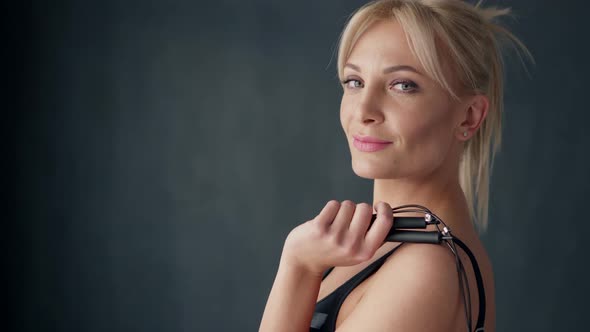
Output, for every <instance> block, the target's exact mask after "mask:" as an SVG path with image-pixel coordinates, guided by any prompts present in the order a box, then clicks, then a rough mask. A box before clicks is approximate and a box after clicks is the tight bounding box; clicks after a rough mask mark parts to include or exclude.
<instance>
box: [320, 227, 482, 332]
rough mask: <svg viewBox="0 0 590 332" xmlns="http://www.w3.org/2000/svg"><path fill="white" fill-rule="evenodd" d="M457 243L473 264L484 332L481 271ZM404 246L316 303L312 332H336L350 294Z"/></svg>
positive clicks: (389, 253) (478, 321) (478, 322)
mask: <svg viewBox="0 0 590 332" xmlns="http://www.w3.org/2000/svg"><path fill="white" fill-rule="evenodd" d="M454 241H455V243H457V244H458V245H459V246H460V247H461V248H462V249H463V250H464V251H465V252H466V253H467V254H468V256H469V259H470V261H471V264H472V266H473V270H474V272H475V278H476V280H477V285H478V295H479V317H478V319H477V323H476V329H475V331H483V330H484V329H483V326H484V320H485V302H486V298H485V291H484V286H483V280H482V276H481V273H480V271H479V266H478V264H477V261H476V259H475V256H474V255H473V253H471V251H470V250H469V248H468V247H467V246H466V245H465V244H464V243H463V242H462V241H461V240H459V239H457V238H455V239H454ZM402 245H404V243H401V244H400V245H399V246H397V247H395V248H393V249H392V250H390V251H389V252H388V253H386V254H385V255H383V256H382V257H380V258H378V259H377V260H376V261H374V262H373V263H371V264H370V265H369V266H367V267H366V268H364V269H363V270H362V271H360V272H359V273H357V274H356V275H354V276H353V277H352V278H350V279H349V280H348V281H346V282H345V283H344V284H342V285H341V286H340V287H338V288H337V289H336V290H334V291H333V292H332V293H330V294H329V295H328V296H326V297H324V298H323V299H321V300H320V301H319V302H317V303H316V306H315V310H314V313H313V317H312V320H311V324H310V330H309V331H310V332H334V331H335V330H336V318H337V317H338V312H339V311H340V307H341V306H342V303H343V302H344V300H345V299H346V297H347V296H348V294H350V292H351V291H352V290H353V289H355V288H356V287H357V286H358V285H359V284H360V283H361V282H363V281H364V280H365V279H367V278H368V277H370V276H371V275H372V274H373V273H375V272H376V271H377V270H378V269H379V268H380V267H381V266H382V265H383V263H385V260H386V259H387V257H389V256H390V255H391V254H393V253H394V252H395V250H397V248H399V247H401V246H402ZM332 269H333V267H331V268H329V269H328V270H327V271H326V272H325V273H324V276H323V278H322V280H324V279H325V278H326V277H327V276H328V274H330V272H332Z"/></svg>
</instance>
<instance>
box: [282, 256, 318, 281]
mask: <svg viewBox="0 0 590 332" xmlns="http://www.w3.org/2000/svg"><path fill="white" fill-rule="evenodd" d="M279 269H282V270H284V271H286V272H287V273H290V274H294V275H297V276H301V277H303V278H311V279H316V278H319V279H320V280H321V279H322V277H323V274H324V270H325V269H321V268H313V267H311V266H309V265H307V264H305V263H304V262H301V261H299V260H297V259H296V258H294V257H290V256H288V255H285V254H283V255H282V256H281V261H280V263H279Z"/></svg>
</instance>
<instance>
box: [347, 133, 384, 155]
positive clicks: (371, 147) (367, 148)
mask: <svg viewBox="0 0 590 332" xmlns="http://www.w3.org/2000/svg"><path fill="white" fill-rule="evenodd" d="M353 137H354V141H353V143H352V144H353V145H354V146H355V147H356V148H357V149H359V150H361V151H363V152H375V151H379V150H383V149H385V148H386V147H387V146H388V145H389V144H391V142H390V141H384V140H382V139H379V138H376V137H371V136H358V135H353Z"/></svg>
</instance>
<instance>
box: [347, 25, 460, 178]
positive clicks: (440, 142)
mask: <svg viewBox="0 0 590 332" xmlns="http://www.w3.org/2000/svg"><path fill="white" fill-rule="evenodd" d="M412 68H413V69H412ZM443 72H444V73H445V75H447V76H446V77H447V78H449V77H450V76H449V75H448V70H447V71H446V72H445V70H443ZM342 79H343V89H344V92H343V96H342V102H341V106H340V122H341V124H342V128H343V130H344V133H345V134H346V138H347V140H348V143H349V147H350V150H351V157H352V167H353V170H354V172H355V173H356V174H357V175H358V176H360V177H364V178H369V179H378V178H380V179H387V178H389V179H394V178H404V177H408V178H414V177H415V178H421V177H425V176H428V175H429V174H431V173H432V172H433V171H434V170H436V169H437V168H440V167H443V166H445V164H446V163H452V162H453V160H452V159H453V158H457V159H458V157H459V154H455V153H454V152H453V151H458V149H457V148H458V145H459V144H460V141H459V140H458V139H457V138H456V136H457V123H460V121H458V120H459V116H460V112H459V111H458V110H459V109H460V108H461V105H459V104H457V103H456V102H454V101H453V100H452V99H451V97H450V96H449V95H448V93H447V92H446V91H445V90H444V89H443V88H442V87H441V86H440V85H438V84H437V83H436V82H435V81H434V80H432V79H430V78H428V77H427V76H426V74H425V71H424V69H423V68H422V67H421V66H420V64H419V61H418V60H417V59H416V58H414V56H413V55H412V53H411V51H410V48H409V46H408V44H407V41H406V37H405V35H404V32H403V30H402V28H401V26H400V25H399V23H397V22H396V21H394V20H389V21H380V22H377V23H374V24H373V25H372V26H371V27H370V28H369V29H368V30H366V32H365V33H364V34H363V35H362V36H361V38H360V39H359V40H358V41H357V44H356V45H355V46H354V48H353V50H352V53H351V55H350V57H349V58H348V59H347V61H346V65H345V68H344V72H343V77H342ZM355 136H361V137H363V136H371V137H373V138H376V139H380V140H384V141H388V142H390V143H389V144H370V143H359V142H355V141H356V140H355ZM455 145H457V146H455ZM456 161H458V160H456Z"/></svg>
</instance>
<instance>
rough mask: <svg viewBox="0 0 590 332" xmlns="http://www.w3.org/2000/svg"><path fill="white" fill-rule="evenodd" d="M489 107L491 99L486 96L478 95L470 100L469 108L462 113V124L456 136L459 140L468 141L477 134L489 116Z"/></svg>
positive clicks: (458, 127) (465, 108)
mask: <svg viewBox="0 0 590 332" xmlns="http://www.w3.org/2000/svg"><path fill="white" fill-rule="evenodd" d="M489 106H490V102H489V99H488V97H487V96H485V95H481V94H478V95H475V96H472V97H471V98H470V99H469V102H468V104H467V106H466V107H464V108H463V110H462V112H461V119H460V123H459V125H458V126H457V129H456V130H457V132H456V134H455V135H456V137H457V139H459V140H460V141H467V140H469V139H470V138H471V137H472V136H473V135H474V134H475V132H476V131H477V129H479V127H480V126H481V124H482V123H483V121H484V119H485V118H486V116H487V115H488V109H489ZM465 133H467V135H465Z"/></svg>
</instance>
